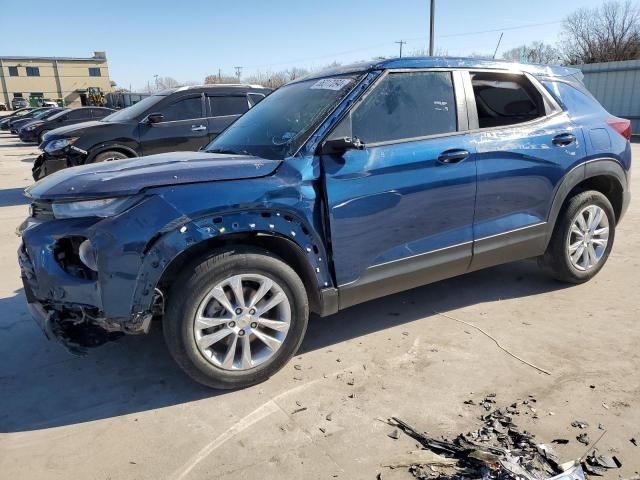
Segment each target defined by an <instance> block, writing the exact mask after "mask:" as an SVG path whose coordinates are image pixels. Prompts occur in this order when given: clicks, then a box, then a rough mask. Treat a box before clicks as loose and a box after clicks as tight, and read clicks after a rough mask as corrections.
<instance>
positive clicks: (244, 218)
mask: <svg viewBox="0 0 640 480" xmlns="http://www.w3.org/2000/svg"><path fill="white" fill-rule="evenodd" d="M241 233H254V234H268V235H278V236H282V237H285V238H287V239H288V240H290V241H292V242H294V243H295V244H296V245H297V246H298V247H300V249H301V250H302V251H303V252H304V254H305V256H306V258H307V260H308V262H309V264H310V265H311V267H312V268H313V270H314V272H315V275H316V280H317V282H318V289H324V288H328V287H333V281H332V278H331V275H330V271H329V267H328V262H327V255H326V252H325V249H324V244H323V242H322V241H321V238H320V237H319V235H317V234H316V233H315V232H314V231H313V229H312V228H311V227H310V226H309V225H308V224H307V222H306V221H304V220H302V219H301V218H300V217H299V216H298V215H296V214H295V213H294V212H290V211H287V210H286V209H278V210H259V209H256V210H250V211H239V212H225V213H221V214H219V215H218V214H209V215H207V216H204V217H201V218H197V219H191V218H185V217H183V218H181V219H179V220H178V221H175V222H172V223H171V224H169V225H167V226H166V227H165V228H163V229H162V231H161V232H160V233H159V234H158V235H157V236H156V238H155V239H154V240H153V241H152V242H150V244H149V245H147V248H146V249H145V255H144V257H143V259H142V265H141V268H140V270H139V273H138V277H137V280H136V282H135V284H136V288H135V292H134V295H133V303H132V307H131V313H139V312H144V311H148V310H150V308H151V304H152V301H153V295H154V291H155V288H156V287H157V285H158V282H159V281H160V279H161V278H162V275H163V274H164V272H165V271H166V269H167V268H169V265H170V264H171V262H172V261H173V260H174V259H176V258H177V257H178V255H180V254H181V253H182V252H184V251H185V250H187V249H189V248H191V247H194V246H196V245H197V244H198V243H200V242H204V241H207V240H210V239H212V238H222V237H224V236H225V235H230V234H241Z"/></svg>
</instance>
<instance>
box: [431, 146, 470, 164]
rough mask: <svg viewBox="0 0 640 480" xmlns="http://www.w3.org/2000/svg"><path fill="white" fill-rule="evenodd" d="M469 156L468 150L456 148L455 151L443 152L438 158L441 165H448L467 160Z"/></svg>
mask: <svg viewBox="0 0 640 480" xmlns="http://www.w3.org/2000/svg"><path fill="white" fill-rule="evenodd" d="M468 156H469V152H467V151H466V150H461V149H458V148H454V149H453V150H446V151H444V152H442V153H441V154H440V155H439V156H438V161H439V162H440V163H446V164H451V163H458V162H461V161H462V160H464V159H465V158H467V157H468Z"/></svg>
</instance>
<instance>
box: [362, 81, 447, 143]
mask: <svg viewBox="0 0 640 480" xmlns="http://www.w3.org/2000/svg"><path fill="white" fill-rule="evenodd" d="M350 119H351V131H352V136H354V137H357V138H358V139H360V140H361V141H362V142H364V143H365V144H368V143H378V142H391V141H398V140H404V139H411V138H420V137H426V136H429V135H437V134H443V133H450V132H455V131H456V129H457V119H456V103H455V98H454V93H453V81H452V79H451V73H450V72H411V73H404V72H399V73H393V72H392V73H389V74H388V75H387V76H386V77H384V78H383V79H382V80H381V81H380V83H379V84H378V85H376V86H375V87H374V90H373V91H372V92H371V93H370V94H369V95H367V96H366V97H365V98H364V100H363V101H362V103H360V104H359V105H358V106H357V107H356V108H355V110H354V111H353V112H352V113H351V116H350Z"/></svg>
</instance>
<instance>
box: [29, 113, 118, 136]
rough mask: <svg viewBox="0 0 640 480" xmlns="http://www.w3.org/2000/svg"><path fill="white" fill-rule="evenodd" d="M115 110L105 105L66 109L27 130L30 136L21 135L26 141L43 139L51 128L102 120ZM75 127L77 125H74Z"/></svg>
mask: <svg viewBox="0 0 640 480" xmlns="http://www.w3.org/2000/svg"><path fill="white" fill-rule="evenodd" d="M114 112H115V110H113V109H111V108H103V107H80V108H74V109H72V110H65V111H64V112H60V113H58V114H56V115H53V116H52V117H50V118H49V119H48V120H46V121H45V122H43V123H41V124H40V125H38V127H36V128H35V129H33V130H31V131H29V132H27V133H28V136H25V137H24V138H23V137H20V138H21V140H23V141H25V142H29V141H42V140H43V137H44V135H46V134H47V132H49V131H51V130H55V129H58V128H61V127H69V126H75V125H76V124H77V123H83V122H90V121H97V120H102V119H103V118H105V117H107V116H109V115H111V114H112V113H114ZM74 128H75V127H74Z"/></svg>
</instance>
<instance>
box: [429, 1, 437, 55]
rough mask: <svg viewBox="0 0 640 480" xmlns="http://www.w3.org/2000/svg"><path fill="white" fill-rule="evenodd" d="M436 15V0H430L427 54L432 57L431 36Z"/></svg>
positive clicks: (433, 31) (434, 29)
mask: <svg viewBox="0 0 640 480" xmlns="http://www.w3.org/2000/svg"><path fill="white" fill-rule="evenodd" d="M435 17H436V0H431V11H430V16H429V56H430V57H433V37H434V36H435V33H436V28H435Z"/></svg>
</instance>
